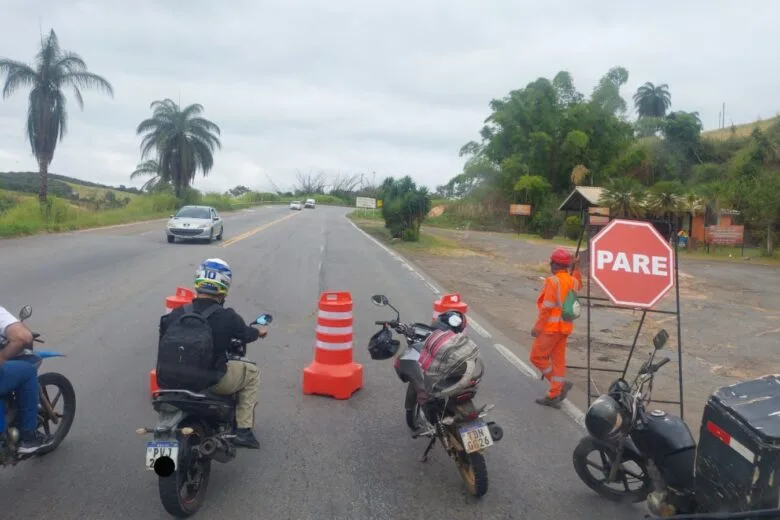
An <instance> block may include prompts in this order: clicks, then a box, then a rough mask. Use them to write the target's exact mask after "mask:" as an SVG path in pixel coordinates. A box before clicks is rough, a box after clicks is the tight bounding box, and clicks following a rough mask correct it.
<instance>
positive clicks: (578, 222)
mask: <svg viewBox="0 0 780 520" xmlns="http://www.w3.org/2000/svg"><path fill="white" fill-rule="evenodd" d="M581 232H582V219H581V218H580V217H579V216H578V215H571V216H570V217H566V222H565V223H564V224H563V234H564V235H565V236H566V238H568V239H569V240H577V239H578V238H579V237H580V233H581Z"/></svg>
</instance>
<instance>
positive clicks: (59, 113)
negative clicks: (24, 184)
mask: <svg viewBox="0 0 780 520" xmlns="http://www.w3.org/2000/svg"><path fill="white" fill-rule="evenodd" d="M1 74H5V75H6V79H5V85H4V86H3V99H6V98H8V97H9V96H11V95H12V94H13V93H14V92H15V91H16V90H17V89H18V88H20V87H24V86H26V87H30V97H29V106H28V107H27V139H28V141H29V142H30V147H31V148H32V153H33V155H34V156H35V158H36V160H37V161H38V173H39V175H40V190H39V192H38V197H39V199H40V201H41V203H45V202H46V199H47V193H48V190H47V188H48V174H49V165H51V162H52V161H53V160H54V150H55V149H56V147H57V139H58V138H59V140H60V141H62V140H63V139H64V137H65V134H66V132H67V128H68V127H67V121H68V111H67V108H66V103H65V101H66V100H65V94H64V90H65V89H67V88H71V89H73V96H74V97H75V98H76V102H77V103H78V105H79V108H81V109H82V110H83V109H84V99H83V97H82V95H81V89H84V88H98V89H102V90H104V91H105V92H107V93H108V94H109V95H110V96H112V97H113V95H114V89H113V87H112V86H111V84H110V83H109V82H108V81H107V80H106V79H104V78H102V77H101V76H98V75H97V74H93V73H92V72H89V71H88V70H87V64H86V63H84V60H83V59H82V57H81V56H79V55H78V54H76V53H74V52H70V51H66V50H63V49H61V48H60V44H59V40H58V39H57V35H56V34H55V33H54V30H53V29H52V30H51V31H50V32H49V35H48V36H47V37H46V38H45V39H44V40H42V41H41V49H40V50H39V51H38V54H37V55H36V62H35V64H34V65H32V66H31V65H27V64H25V63H22V62H19V61H14V60H10V59H7V58H0V75H1Z"/></svg>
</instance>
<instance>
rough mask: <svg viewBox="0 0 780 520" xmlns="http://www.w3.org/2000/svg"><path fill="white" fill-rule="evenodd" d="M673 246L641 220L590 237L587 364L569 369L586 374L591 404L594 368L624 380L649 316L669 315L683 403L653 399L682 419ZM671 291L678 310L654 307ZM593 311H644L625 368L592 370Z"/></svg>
mask: <svg viewBox="0 0 780 520" xmlns="http://www.w3.org/2000/svg"><path fill="white" fill-rule="evenodd" d="M589 216H590V215H589ZM588 227H589V226H588ZM674 244H675V247H674V248H672V246H670V245H669V243H668V242H667V241H666V240H665V239H664V238H663V236H661V234H660V233H659V232H658V230H656V228H655V227H654V226H653V225H652V224H651V223H650V222H643V221H635V220H623V219H615V220H612V221H611V222H609V224H607V225H606V226H604V228H603V229H601V230H600V231H599V232H598V233H597V234H596V235H595V236H593V237H592V238H591V237H590V233H588V264H589V265H588V280H587V295H586V296H585V297H584V298H583V299H585V300H586V301H587V366H585V367H578V366H570V367H568V368H574V369H585V370H587V379H588V392H587V393H588V406H590V404H591V398H592V397H597V395H593V394H592V392H591V386H592V379H591V372H592V371H594V370H596V371H600V372H616V373H620V374H621V376H620V377H622V378H624V379H625V377H626V372H627V370H628V367H629V363H630V362H631V358H632V356H633V354H634V350H635V349H636V344H637V341H638V340H639V334H640V333H641V330H642V326H643V325H644V322H645V317H646V316H647V313H648V312H652V313H659V314H670V315H675V316H676V317H677V362H678V363H677V370H678V379H679V394H680V400H679V401H662V400H656V399H654V401H655V402H658V403H669V404H678V405H679V406H680V418H683V380H682V330H681V323H680V287H679V268H678V262H677V246H676V244H677V241H674ZM578 250H579V247H578ZM592 282H595V283H596V285H598V287H600V288H601V290H602V291H604V293H605V294H606V295H607V298H600V297H596V296H592V295H591V287H592ZM672 288H675V289H676V290H675V296H676V310H674V311H667V310H661V309H656V308H655V306H656V304H657V303H658V302H659V301H661V299H663V297H664V296H666V295H667V294H668V293H669V291H671V290H672ZM593 307H602V308H613V309H634V310H641V311H642V316H641V318H640V320H639V325H638V327H637V330H636V334H635V335H634V341H633V343H632V345H631V350H630V351H629V353H628V358H627V359H626V363H625V366H624V367H623V369H622V370H619V369H615V368H592V367H591V308H593Z"/></svg>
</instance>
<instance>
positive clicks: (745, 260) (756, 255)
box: [680, 247, 780, 266]
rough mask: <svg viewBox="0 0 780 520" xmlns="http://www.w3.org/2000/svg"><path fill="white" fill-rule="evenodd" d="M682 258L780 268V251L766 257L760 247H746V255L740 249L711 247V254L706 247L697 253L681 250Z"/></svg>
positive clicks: (696, 251)
mask: <svg viewBox="0 0 780 520" xmlns="http://www.w3.org/2000/svg"><path fill="white" fill-rule="evenodd" d="M680 258H690V259H695V260H715V261H720V262H733V263H739V264H760V265H776V266H780V251H777V250H775V253H774V255H772V256H764V250H763V249H762V248H758V247H746V248H745V253H744V255H743V253H742V249H741V248H739V247H711V248H710V252H709V253H708V252H707V249H706V248H704V247H701V248H699V249H697V250H695V251H691V250H687V249H680Z"/></svg>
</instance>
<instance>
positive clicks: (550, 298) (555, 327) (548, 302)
mask: <svg viewBox="0 0 780 520" xmlns="http://www.w3.org/2000/svg"><path fill="white" fill-rule="evenodd" d="M581 288H582V274H581V273H580V269H579V266H576V267H575V268H574V272H573V273H572V274H569V272H568V271H567V270H566V269H563V270H561V271H558V272H556V273H555V274H554V275H552V276H548V277H547V278H545V280H544V288H543V289H542V291H541V292H540V293H539V298H538V299H537V300H536V307H537V308H538V309H539V316H538V318H537V319H536V323H535V324H534V330H535V331H536V332H537V336H536V338H534V342H533V345H532V347H531V357H530V358H531V363H533V365H534V366H535V367H536V368H538V369H539V371H541V373H542V376H544V378H545V379H547V381H549V382H550V390H549V392H548V393H547V396H548V397H549V398H550V399H553V398H555V397H558V396H559V395H560V394H561V390H563V383H564V382H565V376H566V342H567V341H568V339H569V334H571V333H572V331H573V330H574V324H573V323H571V322H566V321H563V318H562V317H561V314H562V313H563V301H564V300H565V299H566V295H567V294H569V290H571V289H574V290H575V291H579V290H580V289H581Z"/></svg>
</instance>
